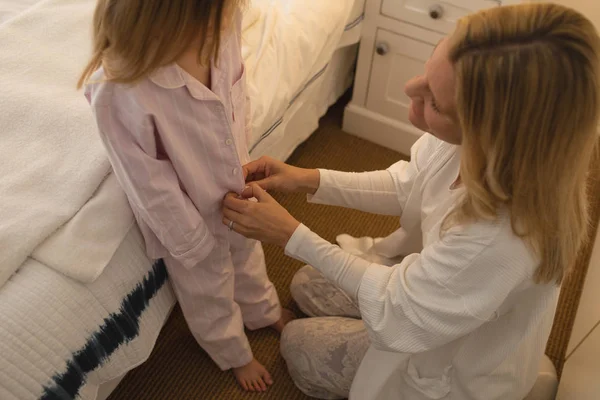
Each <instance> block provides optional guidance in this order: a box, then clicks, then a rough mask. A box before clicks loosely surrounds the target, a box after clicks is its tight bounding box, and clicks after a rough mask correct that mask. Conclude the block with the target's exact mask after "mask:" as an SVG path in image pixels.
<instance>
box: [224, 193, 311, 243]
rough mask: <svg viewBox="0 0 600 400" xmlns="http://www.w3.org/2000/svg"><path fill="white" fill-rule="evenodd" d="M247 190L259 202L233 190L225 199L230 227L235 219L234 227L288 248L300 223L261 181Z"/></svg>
mask: <svg viewBox="0 0 600 400" xmlns="http://www.w3.org/2000/svg"><path fill="white" fill-rule="evenodd" d="M247 191H249V192H248V197H255V198H256V199H257V200H258V201H257V202H254V201H250V200H245V199H243V198H240V196H238V195H237V194H235V193H229V194H228V195H227V196H225V200H223V223H224V224H225V225H228V226H229V224H230V222H231V221H233V230H234V231H236V232H237V233H239V234H241V235H243V236H245V237H247V238H250V239H256V240H260V241H261V242H265V243H272V244H276V245H278V246H281V247H285V246H286V245H287V243H288V241H289V240H290V238H291V237H292V235H293V234H294V232H295V231H296V229H297V228H298V226H299V225H300V222H298V221H296V219H295V218H294V217H292V216H291V215H290V214H289V213H288V212H287V210H286V209H285V208H283V207H282V206H281V205H280V204H279V203H278V202H277V201H276V200H275V199H274V198H273V197H271V196H270V195H269V194H268V193H267V192H265V191H264V190H263V189H262V188H261V187H260V186H258V185H257V184H252V185H251V186H249V187H248V188H247Z"/></svg>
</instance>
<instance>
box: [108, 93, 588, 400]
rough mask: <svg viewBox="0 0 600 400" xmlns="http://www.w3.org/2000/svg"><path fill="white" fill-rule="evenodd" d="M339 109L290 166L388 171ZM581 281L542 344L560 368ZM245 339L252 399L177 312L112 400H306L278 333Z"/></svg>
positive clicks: (334, 225)
mask: <svg viewBox="0 0 600 400" xmlns="http://www.w3.org/2000/svg"><path fill="white" fill-rule="evenodd" d="M346 100H347V99H346ZM342 109H343V101H342V102H340V103H339V104H337V105H336V106H334V107H333V108H332V109H331V110H330V111H329V113H328V114H327V116H325V117H324V118H323V119H322V120H321V124H320V127H319V129H318V131H317V132H316V133H315V134H314V135H313V136H311V138H310V139H309V140H308V141H307V142H306V143H304V144H303V145H302V146H300V147H299V148H298V149H297V150H296V152H295V153H294V154H293V155H292V156H291V157H290V159H289V160H288V162H289V163H291V164H294V165H297V166H300V167H321V168H329V169H336V170H345V171H368V170H376V169H383V168H386V167H388V166H389V165H391V164H392V163H394V162H396V161H398V160H399V159H400V158H402V156H401V155H400V154H398V153H396V152H393V151H391V150H388V149H385V148H382V147H379V146H377V145H374V144H372V143H369V142H366V141H364V140H361V139H358V138H356V137H353V136H350V135H348V134H346V133H344V132H342V131H341V129H340V125H341V115H342ZM274 196H275V197H276V198H277V200H279V201H280V202H281V204H282V205H283V206H284V207H285V208H286V209H287V210H289V211H290V213H292V215H294V216H295V217H296V218H297V219H298V220H300V221H302V222H304V223H305V224H306V225H307V226H309V227H310V228H311V229H313V230H314V231H315V232H317V233H318V234H320V235H322V236H323V237H324V238H326V239H328V240H330V241H333V240H334V239H335V236H336V235H337V234H339V233H343V232H346V233H350V234H352V235H369V236H383V235H386V234H387V233H389V232H392V231H393V230H394V229H396V228H397V227H398V219H397V218H389V217H380V216H373V215H370V214H364V213H360V212H356V211H351V210H344V209H340V208H333V207H326V206H319V205H310V204H307V203H306V201H305V197H304V196H301V195H279V194H274ZM595 210H596V209H595ZM595 220H597V218H596V219H595ZM265 253H266V258H267V266H268V270H269V276H270V277H271V280H272V281H273V282H274V284H275V285H276V287H277V289H278V292H279V296H280V298H281V302H282V304H283V305H284V306H285V307H289V308H291V309H292V310H294V311H296V312H298V310H297V309H295V307H294V305H293V302H292V300H291V296H290V292H289V289H288V288H289V284H290V281H291V279H292V276H293V275H294V272H295V271H296V270H297V269H298V268H300V267H301V266H302V264H301V263H299V262H297V261H294V260H292V259H290V258H287V257H286V256H285V255H284V254H283V251H282V250H281V249H278V248H275V247H272V246H265ZM584 259H585V257H583V259H582V263H583V261H585V260H584ZM584 277H585V268H580V269H579V270H578V271H577V273H576V274H574V275H573V276H572V277H571V279H570V280H569V281H568V282H567V284H565V287H564V289H565V290H563V295H562V296H561V300H560V304H559V311H558V314H557V319H556V322H555V327H554V331H553V336H552V337H551V338H550V341H549V343H548V354H549V355H550V357H551V358H552V359H553V361H554V362H555V363H556V364H557V366H559V368H560V366H562V362H563V359H564V352H565V349H566V346H567V343H568V338H569V335H570V332H571V327H572V324H573V318H574V315H575V310H576V307H577V304H578V301H579V296H580V293H581V286H582V282H583V279H584ZM248 337H249V339H250V343H251V345H252V348H253V350H254V353H255V356H256V357H257V359H259V360H260V361H261V362H262V363H264V365H265V366H266V367H267V369H268V370H269V371H270V372H271V374H272V375H273V378H274V381H275V384H274V386H272V387H271V388H270V389H269V391H268V392H267V393H264V394H252V393H244V392H243V391H242V390H240V389H239V388H238V387H237V385H236V383H235V381H234V378H233V376H232V375H231V373H229V372H221V371H220V370H219V369H218V368H217V367H216V366H215V365H214V364H213V363H212V361H211V360H210V359H209V357H208V356H207V355H206V353H204V352H203V351H202V350H201V349H200V348H199V347H198V345H197V344H196V342H195V341H194V339H193V337H192V336H191V334H190V332H189V330H188V328H187V326H186V324H185V321H184V319H183V317H182V315H181V310H180V309H179V308H176V309H175V311H174V312H173V314H172V316H171V317H170V319H169V321H168V323H167V325H166V326H165V328H164V329H163V331H162V333H161V335H160V337H159V339H158V343H157V345H156V348H155V350H154V352H153V353H152V355H151V357H150V359H149V360H148V361H147V362H146V363H145V364H143V365H142V366H140V367H139V368H137V369H135V370H134V371H132V372H131V373H129V374H128V375H127V377H126V378H125V379H124V380H123V382H122V383H121V384H120V385H119V387H118V388H117V389H116V390H115V392H114V393H113V395H112V396H111V397H110V400H135V399H144V400H155V399H156V400H158V399H160V400H162V399H169V400H170V399H176V400H180V399H181V400H183V399H185V400H187V399H190V400H191V399H195V400H200V399H209V400H213V399H215V400H217V399H228V400H229V399H232V400H243V399H276V400H296V399H308V397H307V396H304V395H303V394H302V393H301V392H300V391H299V390H297V389H296V387H295V386H294V384H293V383H292V381H291V379H290V378H289V376H288V375H287V372H286V368H285V364H284V362H283V360H282V359H281V357H280V356H279V346H278V345H279V342H278V338H277V336H276V335H275V334H274V333H273V332H271V331H269V330H263V331H259V332H249V333H248Z"/></svg>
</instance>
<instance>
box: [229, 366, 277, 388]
mask: <svg viewBox="0 0 600 400" xmlns="http://www.w3.org/2000/svg"><path fill="white" fill-rule="evenodd" d="M233 374H234V375H235V379H237V381H238V383H239V384H240V386H241V387H242V388H243V389H244V390H246V391H248V392H264V391H266V390H267V387H269V386H271V385H272V384H273V379H272V378H271V374H269V371H267V369H266V368H265V367H263V365H262V364H261V363H259V362H258V361H257V360H256V358H254V359H252V361H250V362H249V363H248V364H246V365H244V366H243V367H239V368H233Z"/></svg>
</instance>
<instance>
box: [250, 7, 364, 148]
mask: <svg viewBox="0 0 600 400" xmlns="http://www.w3.org/2000/svg"><path fill="white" fill-rule="evenodd" d="M364 5H365V0H355V1H354V3H353V5H352V7H351V10H350V14H349V16H348V17H347V18H346V20H345V22H344V25H343V26H344V28H343V33H342V35H341V37H340V38H339V40H338V41H337V43H336V44H335V51H334V54H333V56H331V55H330V54H329V53H328V52H322V53H321V54H320V57H318V58H317V59H315V60H314V61H313V62H312V64H313V67H312V69H311V70H310V72H309V73H308V74H307V76H308V78H307V79H306V81H305V82H303V83H302V85H300V86H299V87H298V88H296V91H295V92H294V93H293V96H291V98H290V99H289V101H287V102H283V103H282V104H280V107H279V109H278V112H277V113H275V114H272V115H271V116H270V118H264V119H260V118H257V115H254V118H253V120H254V127H253V133H254V135H253V138H252V143H251V146H250V154H251V156H252V157H253V158H258V157H260V156H263V155H269V156H271V157H274V158H277V159H280V160H285V159H287V157H288V156H289V155H290V154H291V152H292V151H293V150H294V149H295V148H296V146H298V145H299V144H300V143H302V142H303V141H304V140H306V139H307V138H308V137H309V136H310V134H311V133H312V132H314V130H315V129H316V128H317V127H318V119H319V118H320V117H321V116H323V115H324V113H325V112H326V110H327V108H328V107H329V106H330V105H332V104H333V103H334V102H335V101H336V100H337V99H338V98H339V97H340V96H341V95H342V94H343V93H344V92H345V91H346V89H348V88H349V87H350V85H351V83H352V80H353V78H354V65H355V61H356V56H357V53H358V43H359V41H360V35H361V29H362V21H363V19H364ZM316 37H318V35H317V36H316ZM316 37H315V39H314V40H317V39H316ZM275 75H276V74H275Z"/></svg>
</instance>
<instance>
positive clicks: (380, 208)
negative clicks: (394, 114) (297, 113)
mask: <svg viewBox="0 0 600 400" xmlns="http://www.w3.org/2000/svg"><path fill="white" fill-rule="evenodd" d="M439 143H440V141H439V139H436V138H435V137H434V136H432V135H429V134H425V135H423V136H422V137H421V138H420V139H419V140H418V141H417V142H416V143H415V144H414V145H413V147H412V148H411V158H410V162H408V161H399V162H397V163H396V164H394V165H392V166H391V167H389V168H388V169H387V170H386V171H374V172H363V173H352V172H339V171H330V170H319V172H320V175H321V176H320V182H319V189H318V190H317V192H316V193H315V194H314V195H312V196H311V195H309V196H308V201H310V202H311V203H317V204H328V205H333V206H341V207H347V208H354V209H356V210H360V211H366V212H371V213H374V214H383V215H397V216H400V215H402V211H403V209H404V207H405V205H406V202H407V201H408V197H409V195H410V192H411V191H412V188H413V184H414V182H415V179H416V177H417V175H418V173H419V171H420V170H421V169H422V168H423V167H424V166H425V165H426V164H427V163H428V162H429V157H430V156H431V154H433V152H434V150H435V148H436V146H438V145H439Z"/></svg>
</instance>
